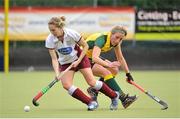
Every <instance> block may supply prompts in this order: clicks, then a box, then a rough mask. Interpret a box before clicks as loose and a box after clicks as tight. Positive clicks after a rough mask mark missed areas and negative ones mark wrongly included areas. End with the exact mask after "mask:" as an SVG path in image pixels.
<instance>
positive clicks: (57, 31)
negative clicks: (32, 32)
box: [49, 25, 63, 37]
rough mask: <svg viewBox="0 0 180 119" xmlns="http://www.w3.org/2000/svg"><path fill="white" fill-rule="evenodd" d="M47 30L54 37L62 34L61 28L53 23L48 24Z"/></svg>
mask: <svg viewBox="0 0 180 119" xmlns="http://www.w3.org/2000/svg"><path fill="white" fill-rule="evenodd" d="M49 30H50V32H51V33H52V34H53V35H54V36H56V37H58V36H62V35H63V30H62V29H61V28H59V27H56V26H55V25H49Z"/></svg>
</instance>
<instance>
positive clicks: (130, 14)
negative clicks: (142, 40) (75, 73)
mask: <svg viewBox="0 0 180 119" xmlns="http://www.w3.org/2000/svg"><path fill="white" fill-rule="evenodd" d="M54 16H56V17H58V16H65V17H66V21H67V25H66V26H67V27H68V28H72V29H74V30H76V31H78V32H79V33H81V34H82V35H84V36H87V35H89V34H91V33H95V32H102V31H110V30H111V29H112V27H114V26H116V25H120V26H123V27H125V28H126V29H127V31H128V35H127V39H133V37H134V33H135V11H134V9H133V8H131V7H127V8H113V7H100V8H92V7H82V8H12V9H10V12H9V38H10V40H45V38H46V37H47V35H48V34H49V33H50V32H49V29H48V21H49V20H50V19H51V17H54ZM3 33H4V14H3V11H2V10H0V39H1V40H2V39H3Z"/></svg>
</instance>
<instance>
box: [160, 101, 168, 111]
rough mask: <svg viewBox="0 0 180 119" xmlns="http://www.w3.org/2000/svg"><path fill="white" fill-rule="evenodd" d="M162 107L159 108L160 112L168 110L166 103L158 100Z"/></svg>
mask: <svg viewBox="0 0 180 119" xmlns="http://www.w3.org/2000/svg"><path fill="white" fill-rule="evenodd" d="M159 103H160V104H161V105H162V106H163V107H162V108H161V109H162V110H166V109H168V104H167V103H166V102H164V101H162V100H160V102H159Z"/></svg>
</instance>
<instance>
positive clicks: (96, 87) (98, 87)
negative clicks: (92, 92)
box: [93, 81, 103, 90]
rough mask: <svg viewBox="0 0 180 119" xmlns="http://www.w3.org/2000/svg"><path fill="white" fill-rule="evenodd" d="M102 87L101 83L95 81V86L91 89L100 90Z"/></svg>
mask: <svg viewBox="0 0 180 119" xmlns="http://www.w3.org/2000/svg"><path fill="white" fill-rule="evenodd" d="M102 85H103V82H102V81H96V84H95V86H94V87H93V88H94V89H96V90H100V89H101V88H102Z"/></svg>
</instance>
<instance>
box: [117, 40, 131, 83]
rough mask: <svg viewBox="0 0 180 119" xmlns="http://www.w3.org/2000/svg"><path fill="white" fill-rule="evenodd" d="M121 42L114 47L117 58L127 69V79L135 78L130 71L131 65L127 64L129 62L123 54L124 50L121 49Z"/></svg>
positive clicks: (123, 67) (122, 66) (124, 68)
mask: <svg viewBox="0 0 180 119" xmlns="http://www.w3.org/2000/svg"><path fill="white" fill-rule="evenodd" d="M121 43H122V42H120V43H119V44H118V45H117V46H116V47H114V52H115V55H116V58H117V60H118V61H119V62H120V64H121V68H122V69H123V70H124V71H125V73H126V76H127V80H133V77H132V76H131V74H130V71H129V67H128V65H127V62H126V60H125V58H124V56H123V53H122V50H121Z"/></svg>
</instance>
